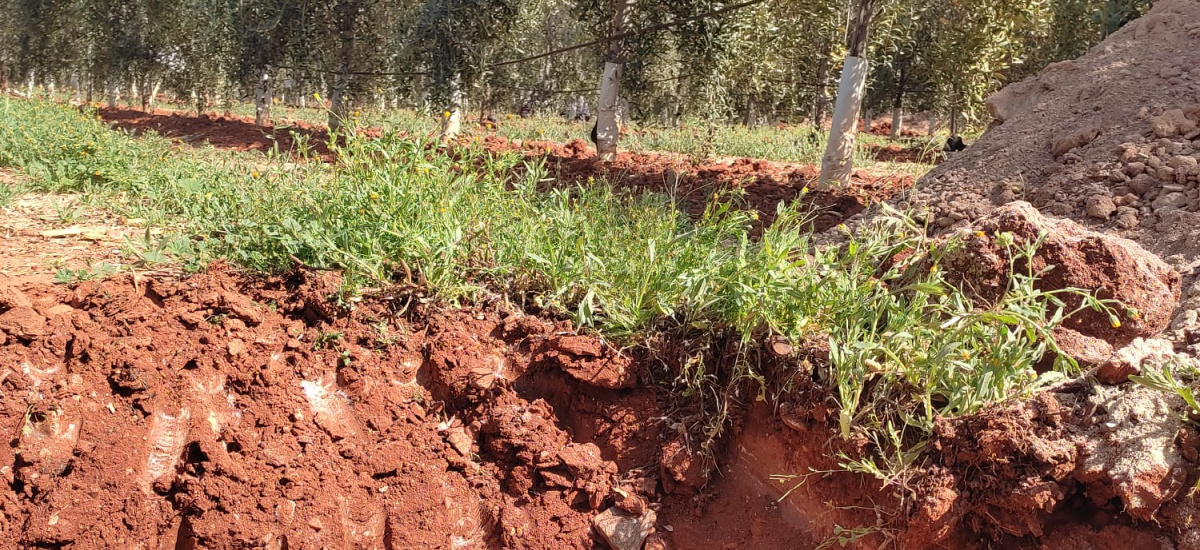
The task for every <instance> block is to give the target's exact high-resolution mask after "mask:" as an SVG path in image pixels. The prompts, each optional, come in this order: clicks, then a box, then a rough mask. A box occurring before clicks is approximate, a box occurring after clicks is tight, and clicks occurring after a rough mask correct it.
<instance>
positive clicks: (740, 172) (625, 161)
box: [484, 135, 914, 231]
mask: <svg viewBox="0 0 1200 550" xmlns="http://www.w3.org/2000/svg"><path fill="white" fill-rule="evenodd" d="M484 145H485V147H487V148H488V149H489V150H492V151H511V150H514V149H516V150H519V151H523V152H525V153H526V154H528V155H530V156H532V157H543V156H544V157H545V159H546V166H547V168H548V169H549V170H550V175H552V176H554V177H555V179H556V180H557V181H558V184H563V183H565V184H575V183H578V182H584V181H587V180H588V178H606V179H607V180H608V181H611V182H613V183H614V184H615V185H617V186H619V187H621V188H625V189H629V190H633V191H657V192H663V193H667V194H669V195H672V196H674V197H676V198H677V199H678V200H679V201H680V202H681V204H682V206H683V207H684V208H685V209H686V211H687V212H688V213H689V214H691V215H693V216H699V215H701V214H703V212H704V209H705V207H706V206H707V204H708V202H709V200H710V199H711V198H712V197H713V195H714V194H717V193H722V192H726V191H730V190H733V191H738V192H741V193H743V195H742V200H744V201H745V205H746V207H747V208H752V209H754V210H756V211H757V212H758V214H759V222H760V224H762V225H769V224H770V223H771V221H772V220H774V219H775V212H776V208H777V207H778V206H779V203H781V202H783V203H790V202H792V201H794V200H802V201H804V203H805V206H808V207H811V208H812V211H813V216H814V218H813V227H814V229H815V230H817V231H823V230H825V229H828V228H830V227H833V226H835V225H837V224H839V223H841V222H842V221H843V220H845V219H846V218H848V217H850V216H853V215H854V214H857V213H859V212H861V211H862V210H863V209H864V208H865V207H866V205H867V204H869V203H872V202H878V201H882V200H886V199H887V198H890V197H892V196H893V195H895V194H897V193H899V192H900V191H903V190H904V189H907V188H908V187H910V186H911V185H912V184H913V181H914V180H913V178H912V176H898V175H880V174H876V173H873V172H869V171H865V170H856V171H854V185H853V186H851V187H849V188H848V189H846V190H844V191H830V192H823V191H811V190H810V191H809V192H808V193H807V194H805V195H804V197H803V198H799V197H801V194H802V192H803V191H804V190H805V189H806V188H810V189H811V188H813V187H815V186H816V182H817V176H818V175H820V169H819V168H818V167H816V166H812V165H800V164H788V163H779V162H771V161H766V160H754V159H747V158H738V159H729V160H727V161H724V162H720V161H718V162H711V163H708V164H701V165H697V164H696V162H695V161H693V160H692V159H689V158H688V157H686V156H684V155H678V154H667V153H620V154H618V155H617V158H616V160H614V161H612V162H608V163H603V162H599V161H597V160H596V159H595V154H594V153H595V151H594V149H593V148H592V147H591V146H590V145H588V144H587V143H586V142H584V141H583V140H581V139H576V140H573V141H571V142H569V143H567V144H565V145H563V144H557V143H553V142H548V141H522V140H515V141H509V140H508V139H507V138H503V137H499V136H494V135H490V136H487V137H486V138H485V139H484Z"/></svg>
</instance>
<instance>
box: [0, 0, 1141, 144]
mask: <svg viewBox="0 0 1200 550" xmlns="http://www.w3.org/2000/svg"><path fill="white" fill-rule="evenodd" d="M742 3H745V4H747V5H745V6H739V7H738V9H733V10H729V9H728V8H729V7H730V6H734V5H735V4H742ZM742 3H739V2H731V1H728V0H636V2H634V3H633V4H632V6H633V10H632V14H631V15H630V17H629V21H630V25H631V27H632V29H633V30H632V33H631V35H630V36H628V37H627V38H626V39H625V40H623V41H622V42H621V44H622V48H623V50H622V51H623V54H624V56H625V61H626V63H625V69H624V72H623V76H622V88H623V92H622V96H623V98H624V99H625V100H626V101H627V102H628V105H629V116H630V117H632V118H634V119H640V120H643V121H646V122H648V123H669V122H671V121H673V120H674V119H675V118H676V116H677V114H680V113H681V114H682V115H683V116H685V117H693V118H700V119H709V120H721V121H729V122H744V123H761V122H764V121H800V120H804V119H808V120H811V119H813V118H820V117H823V116H825V115H827V114H828V110H829V102H830V99H831V95H832V93H833V91H834V90H835V88H836V78H837V75H838V74H839V70H840V66H841V63H842V61H843V59H845V56H846V53H847V39H848V36H847V34H848V26H849V24H850V21H849V15H848V13H849V10H850V7H851V6H852V4H853V2H848V1H847V0H838V1H833V0H813V1H806V2H795V1H791V0H762V1H759V2H742ZM1149 4H1150V0H911V1H906V0H881V1H880V2H879V3H878V8H877V9H878V13H877V14H876V17H875V20H874V22H873V24H872V31H871V34H870V46H869V54H868V56H869V57H870V58H871V59H872V65H871V67H872V68H871V73H870V76H869V78H868V85H867V94H866V100H865V101H866V105H864V107H865V108H866V109H868V110H869V111H873V112H883V111H885V110H889V109H892V108H894V107H895V106H902V107H903V109H905V110H909V111H915V110H934V111H936V112H938V113H940V114H946V113H950V112H957V113H962V114H963V115H964V116H965V117H967V118H970V117H972V116H974V117H976V118H978V117H979V114H980V113H981V110H980V107H981V106H982V101H983V98H984V97H986V95H987V94H988V93H990V92H992V91H995V90H996V89H998V88H999V87H1000V86H1002V85H1004V84H1006V83H1008V82H1011V81H1013V80H1015V79H1019V78H1022V77H1024V76H1027V75H1029V74H1031V73H1033V72H1035V71H1037V70H1040V69H1041V68H1042V67H1044V66H1045V65H1047V64H1048V63H1051V62H1054V61H1058V60H1062V59H1068V58H1071V57H1075V56H1078V55H1081V54H1082V53H1083V52H1085V51H1086V50H1087V48H1088V47H1090V46H1091V45H1093V44H1095V43H1096V42H1098V41H1099V40H1101V39H1103V37H1105V36H1106V35H1107V34H1109V33H1111V32H1112V31H1114V30H1115V29H1117V28H1119V27H1120V26H1121V25H1122V24H1124V23H1125V22H1127V21H1130V20H1132V19H1133V18H1135V17H1137V16H1139V15H1140V14H1141V13H1144V12H1145V11H1146V9H1148V7H1149ZM615 5H616V3H615V2H614V1H613V0H562V1H552V0H332V1H328V2H318V1H316V0H205V1H201V0H153V1H151V0H129V1H116V0H0V83H3V84H5V86H6V87H8V88H15V89H21V88H22V87H25V86H30V87H32V86H33V85H45V86H47V87H53V86H58V87H60V88H72V89H78V90H80V94H81V95H86V96H87V99H90V100H100V99H109V100H113V101H115V100H116V96H120V97H122V98H125V99H124V100H125V102H126V103H130V104H137V103H141V104H142V105H143V106H145V105H147V104H148V103H150V102H152V101H153V97H154V94H155V92H166V93H169V94H172V95H173V96H174V97H177V98H180V99H181V100H182V101H186V102H190V103H191V104H192V105H194V106H196V107H197V108H200V109H203V108H206V107H208V106H211V104H212V103H213V102H218V101H221V102H229V101H236V100H247V99H251V98H253V97H254V96H255V95H256V94H258V95H259V97H260V98H261V97H262V95H263V93H264V92H270V91H273V92H274V93H276V94H277V96H275V99H281V100H283V101H287V102H291V103H297V102H302V101H304V100H305V98H311V97H312V95H313V94H317V95H318V96H321V97H322V98H324V99H328V100H331V101H332V108H333V109H334V110H335V111H339V112H340V113H344V112H345V111H346V110H347V109H349V108H350V107H351V106H353V105H376V104H380V103H383V104H390V105H405V106H410V107H416V108H427V109H430V110H431V111H435V112H440V111H441V109H442V108H443V107H444V106H445V104H446V102H447V101H448V100H449V96H450V89H451V86H452V84H453V86H457V87H459V88H458V89H460V90H461V94H462V95H463V97H465V99H466V102H467V104H468V105H469V106H470V107H471V108H472V111H473V112H479V113H484V112H489V111H492V110H496V111H507V112H542V113H546V114H557V113H559V112H563V111H565V110H566V109H568V108H569V107H570V106H571V105H573V104H575V103H576V102H577V101H578V100H579V98H580V97H583V98H585V100H586V101H588V102H591V103H592V104H593V105H594V102H595V99H596V93H597V89H598V86H599V80H600V68H601V66H602V65H603V62H604V58H605V52H606V46H607V38H608V36H609V34H610V33H611V25H610V23H611V19H612V17H613V11H614V9H615ZM714 13H716V15H708V16H705V14H714ZM589 42H594V44H591V45H589V46H587V47H584V48H574V49H571V48H570V47H571V46H574V45H578V44H583V43H589ZM564 49H566V50H567V51H564V52H561V53H558V54H555V55H549V56H541V57H539V54H543V53H545V52H553V51H556V50H564ZM526 58H533V59H528V60H527V61H523V62H518V63H507V62H510V61H514V60H523V59H526ZM264 82H269V83H270V86H269V87H268V86H267V85H265V84H264Z"/></svg>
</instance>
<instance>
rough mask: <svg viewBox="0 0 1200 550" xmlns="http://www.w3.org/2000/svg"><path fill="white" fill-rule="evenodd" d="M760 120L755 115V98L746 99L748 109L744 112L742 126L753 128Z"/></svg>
mask: <svg viewBox="0 0 1200 550" xmlns="http://www.w3.org/2000/svg"><path fill="white" fill-rule="evenodd" d="M757 122H758V119H757V118H755V113H754V96H750V97H747V98H746V109H745V110H744V111H742V125H743V126H747V127H750V128H753V127H754V125H755V123H757Z"/></svg>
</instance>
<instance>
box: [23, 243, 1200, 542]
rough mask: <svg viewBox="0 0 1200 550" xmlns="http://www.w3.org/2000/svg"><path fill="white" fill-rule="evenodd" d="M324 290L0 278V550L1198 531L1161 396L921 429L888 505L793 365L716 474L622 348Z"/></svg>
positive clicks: (1081, 403) (652, 366)
mask: <svg viewBox="0 0 1200 550" xmlns="http://www.w3.org/2000/svg"><path fill="white" fill-rule="evenodd" d="M339 285H340V280H339V278H338V276H337V275H336V274H334V273H331V272H313V271H300V272H296V273H293V274H291V275H288V276H284V277H277V278H267V279H262V278H250V277H246V276H243V275H240V274H238V273H237V272H235V271H233V270H231V269H228V268H224V267H222V266H215V267H214V268H213V269H211V270H210V271H208V272H206V273H203V274H199V275H194V276H190V277H187V278H165V277H142V276H136V277H135V276H131V275H122V276H118V277H115V278H110V279H107V280H104V281H102V282H97V281H84V282H81V283H78V284H75V285H64V284H57V285H54V284H49V283H47V282H46V281H45V280H44V279H40V278H28V277H27V278H4V279H2V280H0V335H2V336H3V339H2V340H0V391H2V392H3V399H0V438H2V439H3V440H4V441H5V442H6V444H5V445H3V446H0V479H2V480H3V484H2V485H0V548H14V549H15V548H156V549H157V548H171V549H175V548H417V547H429V548H531V549H533V548H544V549H552V548H554V549H557V548H622V549H624V548H632V549H634V550H636V549H637V548H642V547H643V546H644V547H645V548H700V549H705V548H713V549H717V548H721V549H726V548H750V549H767V548H779V547H781V545H782V546H786V547H794V548H814V547H816V546H817V545H819V544H821V543H822V542H823V541H826V540H829V539H830V538H831V537H835V536H837V534H838V533H843V534H844V533H846V532H848V531H846V530H847V529H859V530H861V531H862V532H861V533H860V536H859V537H858V538H857V539H856V540H857V542H856V543H855V544H856V545H859V546H858V547H867V546H870V547H875V546H876V545H878V544H880V543H883V542H885V541H887V540H892V541H894V542H895V543H896V544H899V545H900V546H901V547H905V548H927V547H933V546H935V545H941V546H943V547H953V548H988V547H996V546H994V545H1000V546H1002V547H1013V548H1025V547H1038V548H1109V547H1114V546H1104V544H1103V543H1102V541H1125V542H1127V541H1129V540H1134V541H1152V540H1160V539H1161V540H1180V541H1182V540H1183V537H1185V536H1191V535H1192V534H1193V531H1192V530H1193V529H1195V524H1194V523H1193V520H1192V519H1191V518H1193V517H1194V515H1195V514H1194V512H1193V511H1192V508H1191V506H1192V505H1191V500H1190V498H1184V499H1180V498H1178V497H1179V495H1181V494H1183V492H1184V487H1185V486H1186V484H1188V483H1191V482H1194V477H1195V476H1194V475H1193V474H1194V472H1195V470H1196V468H1195V462H1196V460H1197V452H1198V451H1197V449H1198V448H1200V437H1197V435H1196V433H1195V431H1194V430H1191V429H1190V428H1182V429H1181V428H1180V425H1179V424H1178V423H1177V422H1175V421H1174V420H1173V418H1172V417H1171V416H1170V415H1169V414H1168V412H1169V411H1170V410H1171V409H1172V407H1176V406H1177V405H1178V404H1175V403H1172V402H1170V401H1169V400H1168V399H1166V398H1165V397H1163V396H1162V395H1163V394H1159V393H1157V392H1149V391H1148V390H1145V391H1144V392H1143V393H1144V395H1141V396H1139V397H1137V398H1136V399H1131V397H1130V396H1129V395H1127V394H1126V393H1125V392H1122V391H1118V390H1116V389H1114V388H1100V389H1089V387H1088V386H1086V385H1076V386H1072V387H1064V388H1062V389H1060V390H1058V391H1056V392H1054V393H1052V394H1048V395H1046V396H1044V397H1043V398H1040V399H1039V400H1037V401H1035V402H1033V403H1029V404H1019V405H1012V406H1009V407H1005V408H1001V409H995V410H990V411H987V412H985V413H983V414H980V415H977V416H974V417H969V418H964V419H958V420H953V421H951V420H945V421H940V422H939V425H938V429H937V432H936V434H935V438H934V440H933V441H932V442H931V449H933V451H932V452H929V453H927V454H926V455H925V456H926V458H924V459H923V460H922V461H921V462H920V463H919V464H917V465H915V466H914V469H913V475H914V477H913V478H912V480H910V481H911V482H912V483H911V484H910V485H909V486H908V487H907V488H906V490H905V491H900V490H899V487H896V486H891V485H888V484H883V483H880V482H879V481H878V480H876V479H874V478H872V477H870V476H865V475H862V474H856V473H850V472H845V471H837V470H838V468H837V463H838V461H839V459H838V458H837V455H838V453H847V456H853V455H854V454H855V453H863V452H869V449H868V448H866V447H865V446H864V444H863V442H855V441H842V440H841V439H840V438H838V437H836V435H835V434H836V433H837V427H836V412H835V411H834V410H833V409H832V408H831V407H830V401H829V397H830V396H829V394H828V392H827V390H826V389H825V388H823V387H822V386H821V385H819V384H817V383H815V382H814V381H813V380H812V378H811V376H808V377H805V376H800V377H799V378H797V374H796V373H797V372H800V373H803V372H805V371H804V369H802V368H799V367H800V365H801V363H798V361H808V360H812V361H820V360H821V358H820V351H819V350H800V351H797V352H796V353H795V354H794V355H793V356H789V357H778V358H776V359H774V360H771V361H770V362H769V363H768V364H767V365H765V369H766V370H765V372H766V374H767V375H768V379H769V380H770V381H771V382H770V383H771V384H775V385H777V386H775V388H774V390H776V391H777V390H778V388H779V387H782V385H783V384H786V385H787V387H788V388H790V393H788V394H787V395H786V397H785V398H784V401H783V402H782V403H780V404H779V406H776V407H773V406H768V405H767V404H766V403H759V404H757V405H753V406H748V407H737V410H736V411H735V412H734V418H733V419H732V420H731V429H730V432H729V434H728V435H727V436H726V437H724V438H722V440H721V441H720V446H719V448H718V451H717V457H716V458H717V460H716V462H715V463H712V462H710V461H707V460H705V457H704V455H703V454H702V453H701V452H700V450H699V449H698V445H697V442H698V441H699V439H698V434H696V433H694V432H692V431H691V430H690V429H689V428H688V427H687V425H686V424H685V423H684V422H683V420H684V419H686V418H688V411H686V410H681V407H686V404H684V403H683V402H681V401H678V400H677V398H676V397H674V396H672V395H671V394H669V393H667V392H665V391H663V390H661V389H659V388H661V387H662V385H661V384H659V383H657V382H656V380H657V379H658V378H659V377H662V376H666V374H665V373H663V372H662V371H661V370H659V369H661V368H662V367H661V365H660V364H658V363H656V362H653V361H650V360H648V358H643V357H641V356H640V354H639V353H638V352H636V351H630V350H618V349H615V348H613V347H612V346H611V345H610V344H609V343H607V342H605V341H603V340H601V339H598V338H596V337H594V336H589V335H586V334H579V333H578V332H577V331H575V330H573V329H572V328H571V327H570V326H569V324H568V323H566V322H564V321H555V320H553V319H548V318H545V317H541V316H537V315H527V314H524V313H521V312H518V311H514V310H512V309H510V308H507V307H505V306H503V305H500V304H495V305H486V304H485V305H483V306H480V307H476V308H472V309H441V308H434V307H430V306H426V305H423V304H422V303H421V300H420V299H419V298H418V297H415V296H412V295H406V294H396V295H389V294H387V293H385V292H380V293H376V294H374V295H370V296H368V297H366V298H365V299H364V300H363V301H362V302H358V303H355V304H351V305H350V306H351V307H347V306H346V305H339V304H338V303H337V301H336V294H337V290H338V287H339ZM800 358H804V359H803V360H802V359H800ZM1097 411H1100V412H1097ZM1126 429H1129V430H1134V431H1136V433H1134V434H1129V433H1122V430H1126ZM779 474H791V475H785V476H783V477H778V475H779ZM914 488H915V489H916V492H915V493H910V492H908V490H912V489H914ZM912 494H915V495H916V496H917V498H915V499H911V500H910V499H905V498H902V496H905V495H912ZM881 514H884V515H881ZM606 522H607V523H606ZM630 528H634V531H633V532H634V533H635V534H634V536H632V539H630V538H629V537H626V538H621V537H620V536H619V535H621V534H622V533H625V534H626V535H628V533H626V532H625V531H620V530H622V529H625V530H628V529H630ZM605 533H608V535H613V537H614V538H612V539H610V538H609V537H608V536H607V535H606V534H605ZM1197 533H1200V532H1197ZM609 540H616V541H618V542H616V543H610V542H609ZM621 540H625V541H628V540H633V541H634V542H633V543H628V542H627V543H626V544H625V545H624V546H622V545H621V543H620V542H619V541H621ZM1054 541H1059V542H1054ZM1080 541H1090V542H1087V544H1088V546H1077V545H1074V544H1077V543H1080ZM1124 547H1129V546H1124ZM1136 547H1138V548H1143V547H1145V548H1149V547H1150V546H1136ZM1178 547H1179V548H1188V547H1189V546H1186V545H1182V544H1181V545H1180V546H1178Z"/></svg>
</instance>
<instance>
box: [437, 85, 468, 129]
mask: <svg viewBox="0 0 1200 550" xmlns="http://www.w3.org/2000/svg"><path fill="white" fill-rule="evenodd" d="M462 110H463V92H462V76H460V75H458V74H455V75H454V78H453V79H451V80H450V105H448V106H447V108H446V112H445V113H444V114H443V117H442V118H443V120H442V136H441V140H442V143H449V142H450V141H451V140H453V139H454V138H456V137H458V134H459V132H461V131H462Z"/></svg>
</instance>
